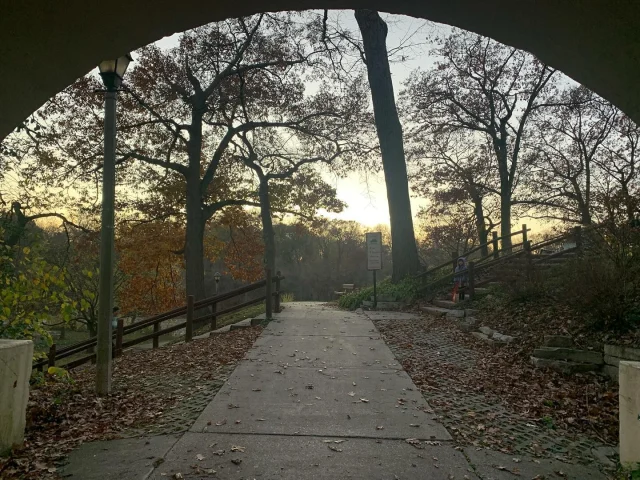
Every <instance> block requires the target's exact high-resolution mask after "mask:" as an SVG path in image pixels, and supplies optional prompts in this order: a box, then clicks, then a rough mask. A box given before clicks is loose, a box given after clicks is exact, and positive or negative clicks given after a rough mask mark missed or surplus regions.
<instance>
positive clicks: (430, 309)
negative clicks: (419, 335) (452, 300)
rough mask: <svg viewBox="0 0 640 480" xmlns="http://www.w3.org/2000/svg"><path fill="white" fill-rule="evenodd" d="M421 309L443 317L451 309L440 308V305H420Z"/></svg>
mask: <svg viewBox="0 0 640 480" xmlns="http://www.w3.org/2000/svg"><path fill="white" fill-rule="evenodd" d="M422 310H424V311H425V312H427V313H432V314H434V315H440V316H442V317H444V316H445V315H446V314H447V313H449V312H451V311H452V310H451V309H450V308H442V307H422Z"/></svg>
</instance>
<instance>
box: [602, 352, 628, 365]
mask: <svg viewBox="0 0 640 480" xmlns="http://www.w3.org/2000/svg"><path fill="white" fill-rule="evenodd" d="M620 360H624V359H622V358H620V357H612V356H611V355H607V354H606V353H605V354H604V363H605V364H606V365H611V366H613V367H616V368H618V364H619V363H620Z"/></svg>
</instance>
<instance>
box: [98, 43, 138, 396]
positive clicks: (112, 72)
mask: <svg viewBox="0 0 640 480" xmlns="http://www.w3.org/2000/svg"><path fill="white" fill-rule="evenodd" d="M131 60H132V58H131V55H129V54H127V55H125V56H123V57H120V58H118V59H117V60H106V61H104V62H102V63H100V66H99V69H100V75H101V76H102V80H103V82H104V85H105V92H104V165H103V168H102V218H101V230H100V284H99V297H98V341H97V343H98V348H97V352H96V356H97V359H96V393H97V394H98V395H107V394H109V393H110V392H111V366H112V365H111V363H112V360H111V359H112V354H111V340H112V327H111V320H112V317H113V261H114V215H115V212H114V210H115V206H114V204H115V196H116V100H117V96H118V87H119V86H120V84H121V82H122V77H123V76H124V73H125V72H126V70H127V67H128V66H129V62H131Z"/></svg>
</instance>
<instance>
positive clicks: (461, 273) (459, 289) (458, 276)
mask: <svg viewBox="0 0 640 480" xmlns="http://www.w3.org/2000/svg"><path fill="white" fill-rule="evenodd" d="M454 273H455V276H454V277H453V283H454V287H453V292H454V293H453V297H454V298H453V301H454V302H455V301H456V294H457V295H458V299H459V300H464V293H465V290H466V287H467V283H468V281H469V273H468V272H467V259H466V258H464V257H460V258H458V265H457V266H456V268H455V270H454Z"/></svg>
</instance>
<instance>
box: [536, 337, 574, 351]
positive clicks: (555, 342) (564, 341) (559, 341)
mask: <svg viewBox="0 0 640 480" xmlns="http://www.w3.org/2000/svg"><path fill="white" fill-rule="evenodd" d="M543 345H544V346H545V347H564V348H571V347H573V338H571V337H570V336H568V335H545V336H544V342H543Z"/></svg>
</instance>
